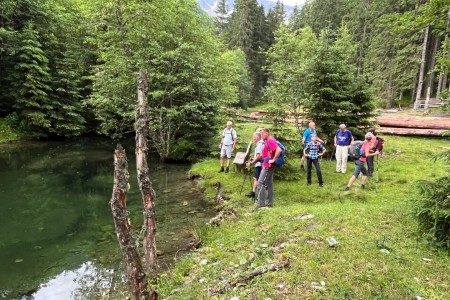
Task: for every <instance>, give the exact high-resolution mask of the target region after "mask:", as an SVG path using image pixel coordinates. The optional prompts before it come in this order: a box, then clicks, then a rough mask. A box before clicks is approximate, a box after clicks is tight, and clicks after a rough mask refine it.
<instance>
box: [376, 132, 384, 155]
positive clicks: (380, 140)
mask: <svg viewBox="0 0 450 300" xmlns="http://www.w3.org/2000/svg"><path fill="white" fill-rule="evenodd" d="M383 145H384V139H383V138H380V137H378V136H377V147H376V149H375V150H378V151H380V153H381V152H383Z"/></svg>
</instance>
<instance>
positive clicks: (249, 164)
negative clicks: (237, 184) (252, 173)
mask: <svg viewBox="0 0 450 300" xmlns="http://www.w3.org/2000/svg"><path fill="white" fill-rule="evenodd" d="M260 159H261V154H260V153H258V154H256V155H255V157H253V159H251V160H250V161H249V162H247V168H248V167H250V166H251V165H254V164H256V163H257V162H258V161H259V160H260Z"/></svg>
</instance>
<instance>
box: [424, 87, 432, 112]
mask: <svg viewBox="0 0 450 300" xmlns="http://www.w3.org/2000/svg"><path fill="white" fill-rule="evenodd" d="M430 97H431V86H428V88H427V98H426V100H425V106H424V109H423V110H424V114H428V113H430V111H429V110H428V106H429V105H430Z"/></svg>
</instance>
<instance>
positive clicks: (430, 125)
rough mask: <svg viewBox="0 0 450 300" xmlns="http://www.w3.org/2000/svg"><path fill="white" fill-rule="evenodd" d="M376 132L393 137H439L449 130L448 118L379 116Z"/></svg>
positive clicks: (449, 121) (449, 119)
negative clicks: (392, 135) (393, 135)
mask: <svg viewBox="0 0 450 300" xmlns="http://www.w3.org/2000/svg"><path fill="white" fill-rule="evenodd" d="M377 121H378V125H379V126H380V127H379V129H378V131H379V132H381V133H386V134H395V135H417V136H441V135H442V133H443V132H444V131H446V130H450V117H422V116H395V117H393V116H383V115H382V116H379V117H378V118H377Z"/></svg>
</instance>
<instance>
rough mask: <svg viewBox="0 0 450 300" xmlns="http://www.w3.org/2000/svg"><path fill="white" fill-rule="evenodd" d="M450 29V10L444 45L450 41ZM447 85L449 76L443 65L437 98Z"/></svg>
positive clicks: (449, 11)
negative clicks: (449, 33) (449, 35)
mask: <svg viewBox="0 0 450 300" xmlns="http://www.w3.org/2000/svg"><path fill="white" fill-rule="evenodd" d="M449 28H450V9H449V10H448V13H447V24H446V26H445V31H446V33H445V38H444V45H446V44H447V41H448V30H449ZM448 58H450V52H449V53H448ZM446 84H447V74H446V73H444V67H443V66H442V65H441V72H440V73H439V82H438V89H437V93H436V98H439V97H440V96H441V91H442V90H444V89H445V86H446Z"/></svg>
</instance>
